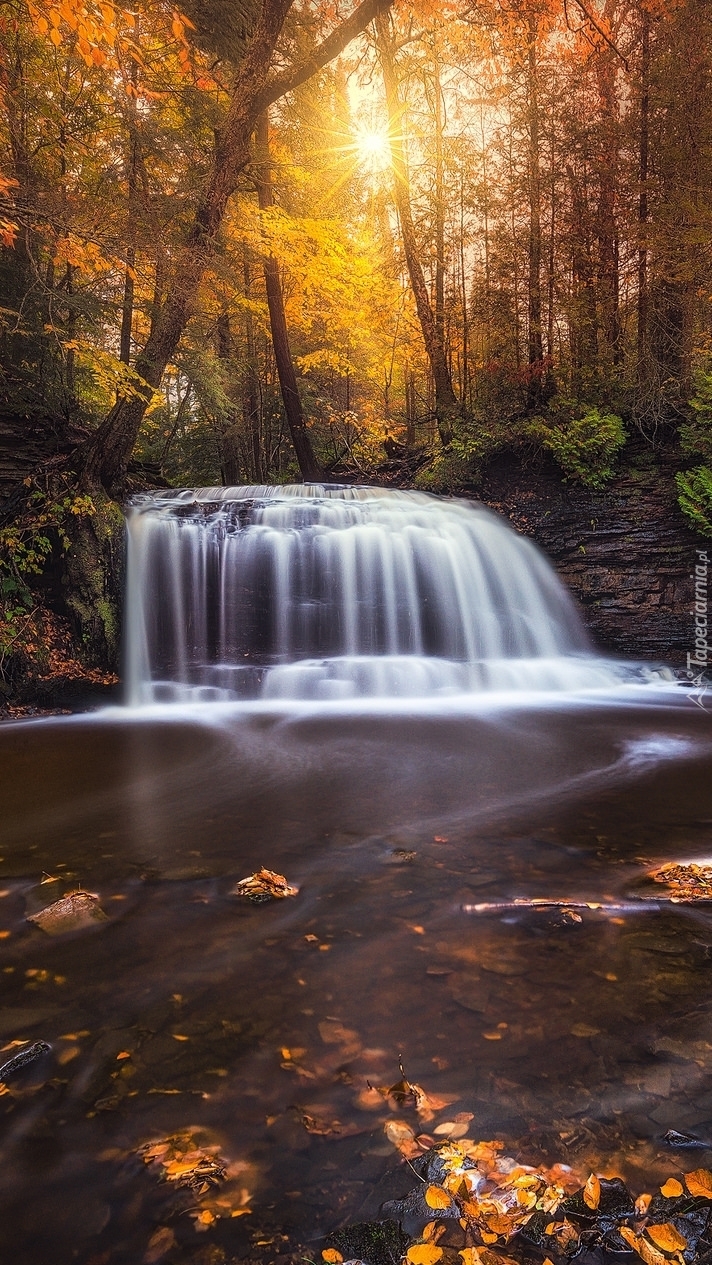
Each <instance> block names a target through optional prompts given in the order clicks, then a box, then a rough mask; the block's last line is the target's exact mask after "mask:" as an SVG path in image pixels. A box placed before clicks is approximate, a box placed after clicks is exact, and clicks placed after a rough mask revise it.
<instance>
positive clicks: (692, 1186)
mask: <svg viewBox="0 0 712 1265" xmlns="http://www.w3.org/2000/svg"><path fill="white" fill-rule="evenodd" d="M685 1185H686V1186H687V1189H688V1190H689V1192H690V1194H691V1195H702V1196H703V1198H704V1199H712V1173H711V1172H710V1171H709V1169H708V1168H696V1169H695V1171H694V1172H693V1173H686V1174H685Z"/></svg>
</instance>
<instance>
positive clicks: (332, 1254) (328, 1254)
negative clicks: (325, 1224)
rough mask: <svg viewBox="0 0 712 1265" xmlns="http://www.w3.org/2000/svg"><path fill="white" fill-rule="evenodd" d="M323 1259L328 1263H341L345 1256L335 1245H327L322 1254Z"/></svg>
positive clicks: (333, 1264) (337, 1264)
mask: <svg viewBox="0 0 712 1265" xmlns="http://www.w3.org/2000/svg"><path fill="white" fill-rule="evenodd" d="M321 1259H322V1260H323V1261H326V1263H327V1265H341V1261H343V1259H344V1258H343V1256H342V1255H341V1252H337V1250H336V1248H335V1247H325V1248H324V1251H323V1252H322V1254H321Z"/></svg>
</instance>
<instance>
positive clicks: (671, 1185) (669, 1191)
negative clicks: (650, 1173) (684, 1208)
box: [660, 1177, 682, 1199]
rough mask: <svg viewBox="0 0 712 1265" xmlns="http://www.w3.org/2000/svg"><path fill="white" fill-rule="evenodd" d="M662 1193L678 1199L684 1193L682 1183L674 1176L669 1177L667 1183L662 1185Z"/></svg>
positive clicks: (667, 1196)
mask: <svg viewBox="0 0 712 1265" xmlns="http://www.w3.org/2000/svg"><path fill="white" fill-rule="evenodd" d="M660 1194H661V1195H664V1196H665V1198H666V1199H677V1197H678V1195H681V1194H682V1185H681V1183H680V1182H678V1181H676V1180H675V1178H674V1177H669V1178H668V1180H667V1181H666V1183H665V1185H664V1186H661V1187H660Z"/></svg>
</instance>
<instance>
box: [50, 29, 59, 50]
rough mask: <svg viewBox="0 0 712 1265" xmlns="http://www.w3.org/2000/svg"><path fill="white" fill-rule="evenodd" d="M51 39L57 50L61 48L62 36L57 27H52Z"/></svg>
mask: <svg viewBox="0 0 712 1265" xmlns="http://www.w3.org/2000/svg"><path fill="white" fill-rule="evenodd" d="M49 38H50V39H51V41H52V43H53V44H54V46H55V48H59V46H60V44H61V43H62V36H61V35H60V33H59V31H58V30H57V28H56V26H53V27H52V30H51V31H50V33H49Z"/></svg>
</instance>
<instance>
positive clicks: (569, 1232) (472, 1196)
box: [322, 1063, 712, 1265]
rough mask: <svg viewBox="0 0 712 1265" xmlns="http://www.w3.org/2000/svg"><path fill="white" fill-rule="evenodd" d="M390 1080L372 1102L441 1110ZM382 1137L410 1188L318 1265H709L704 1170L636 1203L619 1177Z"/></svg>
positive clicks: (489, 1144)
mask: <svg viewBox="0 0 712 1265" xmlns="http://www.w3.org/2000/svg"><path fill="white" fill-rule="evenodd" d="M399 1069H400V1073H401V1079H400V1080H399V1081H397V1082H395V1084H393V1085H390V1086H380V1087H379V1086H376V1087H374V1086H369V1090H370V1092H371V1093H378V1094H379V1095H380V1096H381V1097H382V1098H385V1099H386V1100H388V1101H389V1103H390V1104H391V1105H392V1106H396V1107H401V1108H411V1109H414V1110H415V1112H416V1115H418V1116H420V1112H421V1111H422V1110H423V1107H424V1105H425V1104H426V1103H427V1108H426V1110H428V1111H431V1112H432V1111H433V1109H434V1110H438V1109H439V1103H440V1101H441V1100H439V1099H437V1098H436V1097H435V1096H434V1095H427V1094H426V1093H425V1091H424V1090H423V1089H422V1087H421V1086H419V1085H416V1084H414V1083H413V1082H411V1081H410V1080H409V1079H408V1077H407V1076H406V1074H405V1072H404V1070H403V1066H402V1063H400V1064H399ZM419 1109H420V1110H419ZM472 1119H473V1116H472V1114H471V1113H465V1112H463V1113H458V1114H457V1115H455V1116H454V1118H453V1120H451V1121H444V1122H443V1124H442V1125H437V1126H436V1128H435V1130H434V1133H435V1134H436V1135H438V1134H439V1133H442V1132H444V1126H447V1127H448V1129H450V1127H451V1126H452V1125H453V1124H455V1125H456V1124H457V1123H458V1122H459V1123H460V1124H461V1125H462V1126H463V1127H464V1130H465V1131H467V1129H468V1128H469V1123H470V1121H471V1120H472ZM384 1132H385V1135H386V1137H387V1138H388V1140H389V1141H390V1142H391V1144H392V1145H393V1146H394V1147H395V1148H396V1150H397V1151H398V1152H399V1153H400V1155H401V1156H402V1158H403V1159H404V1160H405V1161H406V1162H407V1163H408V1166H409V1168H410V1170H411V1171H412V1173H413V1176H414V1177H415V1178H416V1179H417V1185H413V1187H412V1188H411V1189H410V1190H409V1192H408V1193H407V1194H406V1195H405V1196H404V1197H403V1198H402V1199H397V1200H392V1201H390V1202H387V1203H385V1204H384V1205H382V1207H381V1213H380V1215H381V1217H382V1218H385V1220H381V1221H377V1222H369V1223H360V1224H358V1225H355V1226H346V1227H344V1228H343V1229H342V1230H339V1231H337V1232H335V1233H333V1234H331V1235H329V1236H327V1239H326V1246H325V1249H324V1252H323V1253H322V1259H323V1261H324V1263H325V1265H339V1263H340V1262H344V1263H345V1265H397V1263H400V1262H404V1265H436V1263H437V1262H440V1261H442V1262H443V1265H520V1263H521V1262H522V1261H523V1260H532V1259H536V1260H538V1261H539V1262H541V1265H565V1263H566V1262H570V1261H572V1260H573V1259H575V1258H577V1257H579V1256H582V1257H585V1259H587V1260H588V1259H589V1255H588V1254H589V1253H595V1259H596V1260H597V1261H600V1262H603V1261H605V1260H607V1259H609V1254H612V1257H614V1258H616V1259H617V1258H618V1257H619V1255H621V1254H626V1255H627V1257H628V1259H631V1262H632V1260H633V1257H634V1255H635V1257H636V1258H637V1259H638V1260H641V1261H643V1262H644V1265H712V1171H710V1170H707V1169H703V1168H699V1169H696V1170H695V1171H694V1172H691V1173H687V1174H679V1175H676V1176H674V1177H669V1178H668V1179H667V1181H665V1182H664V1184H663V1185H661V1186H660V1187H659V1188H658V1190H657V1192H656V1193H654V1194H648V1193H646V1194H642V1195H640V1196H639V1197H638V1199H637V1200H634V1199H633V1196H632V1195H631V1193H630V1191H629V1190H628V1188H627V1186H626V1185H625V1183H624V1182H623V1181H622V1179H621V1178H619V1177H615V1176H614V1177H607V1176H605V1175H603V1174H601V1173H596V1172H591V1173H589V1175H588V1177H586V1179H585V1180H584V1179H583V1176H582V1175H581V1174H580V1173H577V1172H575V1171H574V1170H573V1169H572V1168H571V1167H570V1166H569V1165H567V1164H561V1163H556V1164H553V1165H551V1166H547V1165H544V1164H540V1165H538V1166H534V1165H530V1164H524V1163H520V1162H519V1161H518V1160H516V1159H515V1158H513V1157H512V1156H509V1155H506V1154H505V1153H504V1152H505V1146H504V1143H503V1142H501V1141H498V1140H492V1141H476V1140H471V1139H469V1138H466V1137H463V1136H458V1137H457V1140H455V1138H454V1137H453V1136H452V1135H450V1136H447V1138H446V1140H444V1141H439V1140H437V1136H429V1135H428V1134H424V1133H418V1131H417V1126H415V1127H414V1126H412V1125H411V1124H410V1123H408V1122H407V1121H406V1120H404V1119H402V1118H391V1119H389V1120H386V1122H385V1124H384ZM681 1136H684V1135H681ZM391 1223H392V1224H393V1226H394V1229H393V1232H392V1233H391V1235H390V1237H389V1236H388V1235H387V1234H386V1233H385V1228H386V1227H387V1226H388V1225H389V1224H391ZM396 1231H397V1234H396ZM352 1232H353V1233H352ZM369 1235H371V1236H372V1238H371V1239H369ZM384 1235H385V1237H384ZM394 1235H395V1236H396V1237H394ZM398 1235H399V1236H400V1238H399V1239H398ZM384 1242H385V1243H387V1247H386V1248H385V1249H384V1248H383V1243H384ZM396 1242H399V1243H400V1248H399V1251H400V1255H398V1254H397V1252H396V1251H395V1246H396ZM512 1252H515V1253H516V1258H515V1257H512V1256H511V1255H510V1253H512ZM532 1253H534V1254H535V1255H534V1257H532ZM591 1259H593V1257H592V1258H591Z"/></svg>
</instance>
